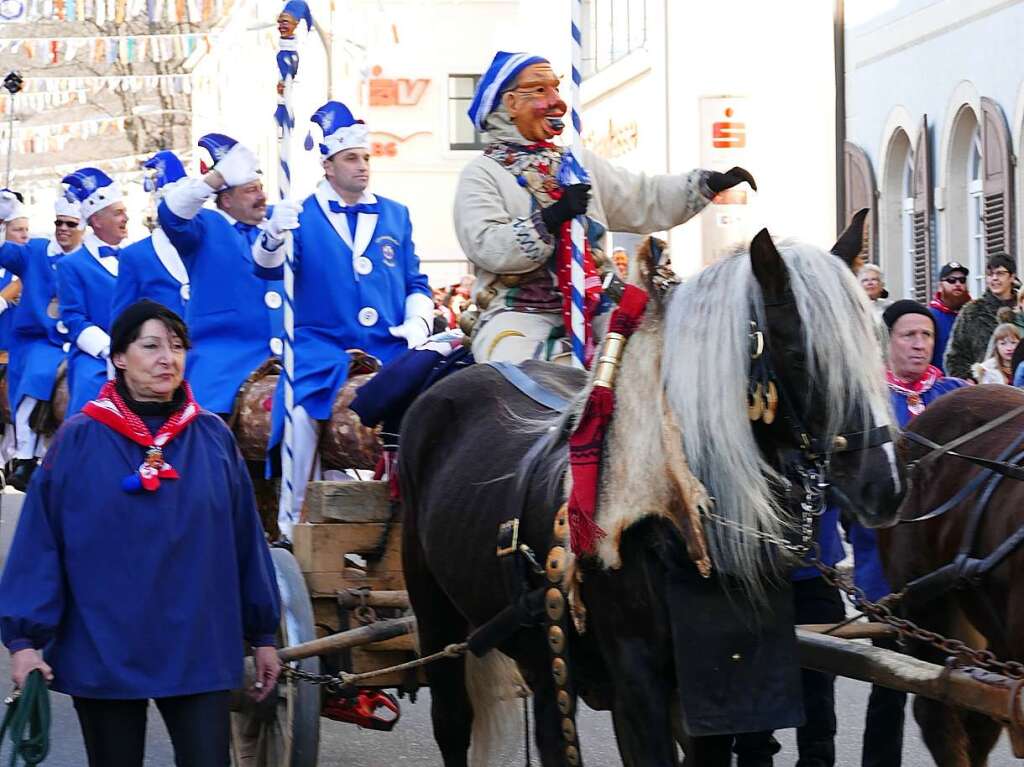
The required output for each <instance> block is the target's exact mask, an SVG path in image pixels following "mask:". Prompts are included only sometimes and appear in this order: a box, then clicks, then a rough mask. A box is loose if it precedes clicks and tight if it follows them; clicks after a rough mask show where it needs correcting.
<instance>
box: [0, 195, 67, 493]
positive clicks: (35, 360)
mask: <svg viewBox="0 0 1024 767" xmlns="http://www.w3.org/2000/svg"><path fill="white" fill-rule="evenodd" d="M0 194H2V193H0ZM5 204H9V198H8V199H0V206H4V205H5ZM55 214H56V215H55V219H54V222H53V223H54V234H53V238H52V239H44V238H35V239H31V240H29V241H28V243H27V244H26V245H18V244H14V243H4V245H3V247H0V268H3V269H5V270H7V271H8V272H11V273H12V274H16V275H17V276H18V277H20V278H21V281H22V284H23V285H24V290H23V291H22V294H21V299H20V302H19V305H18V312H17V314H16V315H15V321H14V327H13V331H12V333H11V345H10V354H11V365H12V367H13V368H14V369H15V370H16V373H17V374H16V375H14V376H12V377H11V379H10V380H9V381H8V393H9V394H10V399H11V410H12V412H13V413H14V424H15V439H16V443H15V452H14V470H13V472H12V473H11V476H10V477H9V478H8V481H9V482H10V484H11V485H13V486H14V487H15V488H17V489H18V490H24V489H25V487H26V486H27V485H28V480H29V478H30V477H31V476H32V472H33V471H34V470H35V467H36V459H37V458H39V457H40V456H41V455H42V454H43V452H44V451H45V449H46V444H45V441H44V440H43V438H42V437H41V435H39V434H37V433H36V432H35V431H34V430H33V429H32V425H31V421H32V413H33V411H34V410H35V409H36V407H37V406H38V405H39V403H48V402H49V400H50V396H51V394H52V392H53V385H54V381H55V379H56V377H57V368H58V367H59V366H60V363H61V361H62V360H63V359H64V356H65V349H64V345H65V344H66V343H67V328H66V326H64V325H63V323H61V322H60V321H59V320H58V317H59V316H60V314H59V306H58V303H57V264H58V263H59V262H60V261H61V259H63V258H64V256H66V255H68V254H69V253H74V252H75V251H76V250H78V249H79V248H80V247H81V242H82V233H83V229H84V228H85V227H84V222H83V221H82V214H81V212H80V211H79V208H78V205H77V203H74V202H71V201H69V200H67V199H65V198H64V196H63V195H60V196H58V197H57V202H56V205H55ZM5 303H6V302H5Z"/></svg>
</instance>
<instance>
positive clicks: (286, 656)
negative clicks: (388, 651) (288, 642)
mask: <svg viewBox="0 0 1024 767" xmlns="http://www.w3.org/2000/svg"><path fill="white" fill-rule="evenodd" d="M415 631H416V619H415V618H413V617H412V616H409V617H407V618H395V619H394V620H387V621H378V622H377V623H371V624H370V625H369V626H361V627H360V628H357V629H349V630H348V631H342V632H341V633H339V634H331V635H329V636H325V637H322V638H320V639H314V640H312V641H311V642H303V643H302V644H297V645H292V646H291V647H283V648H281V649H280V650H278V651H277V657H279V658H280V659H281V661H282V662H285V663H287V662H288V661H293V660H302V659H303V658H311V657H313V656H314V655H329V654H331V653H334V652H338V651H340V650H347V649H348V648H350V647H359V646H360V645H364V644H370V643H371V642H381V641H383V640H385V639H392V638H394V637H398V636H402V635H403V634H412V633H414V632H415Z"/></svg>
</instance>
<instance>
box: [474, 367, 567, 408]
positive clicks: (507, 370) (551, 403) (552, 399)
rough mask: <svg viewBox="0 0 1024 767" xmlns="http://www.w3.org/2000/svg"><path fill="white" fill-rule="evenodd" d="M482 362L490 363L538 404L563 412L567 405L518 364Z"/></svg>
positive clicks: (565, 400) (560, 397) (560, 396)
mask: <svg viewBox="0 0 1024 767" xmlns="http://www.w3.org/2000/svg"><path fill="white" fill-rule="evenodd" d="M483 364H485V365H490V366H491V367H492V368H494V369H495V370H497V371H498V372H499V373H501V374H502V376H504V378H505V380H506V381H508V382H509V383H510V384H512V385H513V386H514V387H516V388H517V389H518V390H519V391H520V392H522V393H523V394H525V395H526V396H527V397H529V398H530V399H532V400H533V401H534V402H536V403H537V404H538V405H541V406H542V407H546V408H547V409H548V410H554V411H555V412H558V413H564V412H565V411H566V409H567V408H568V407H569V400H567V399H566V398H565V397H563V396H562V395H560V394H556V393H555V392H553V391H551V390H550V389H548V388H546V387H545V386H543V385H542V384H541V383H539V382H538V381H535V380H534V379H533V378H530V376H529V375H528V374H527V373H526V372H525V371H523V369H522V368H521V367H519V365H515V364H513V363H511V362H485V363H483Z"/></svg>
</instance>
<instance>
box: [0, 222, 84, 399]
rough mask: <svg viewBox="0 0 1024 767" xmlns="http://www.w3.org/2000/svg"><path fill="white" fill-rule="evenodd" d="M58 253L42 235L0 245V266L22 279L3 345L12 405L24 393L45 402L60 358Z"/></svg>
mask: <svg viewBox="0 0 1024 767" xmlns="http://www.w3.org/2000/svg"><path fill="white" fill-rule="evenodd" d="M64 255H65V254H64V251H63V250H62V249H61V247H60V246H59V245H58V244H57V243H56V242H55V241H52V240H46V239H42V238H36V239H31V240H29V241H28V243H27V244H25V245H17V244H14V243H10V242H8V243H4V245H3V247H0V267H3V268H4V269H6V270H8V271H10V272H13V273H14V274H16V275H18V277H20V278H21V281H22V290H21V301H20V302H19V304H18V311H17V313H16V314H14V315H13V316H14V327H13V330H12V332H11V343H10V347H9V348H10V357H11V363H10V366H9V368H8V371H9V372H8V375H9V376H10V380H9V381H8V384H9V388H8V391H9V392H10V395H11V405H12V406H13V407H14V408H17V407H18V403H19V402H21V398H22V397H25V396H29V397H35V398H36V399H41V400H49V399H50V395H51V394H52V392H53V383H54V380H55V379H56V377H57V368H58V367H59V366H60V363H61V360H63V359H64V355H65V350H64V348H63V347H64V344H65V343H67V342H68V338H67V336H68V334H67V328H66V326H65V325H64V324H63V323H60V321H59V316H60V312H59V310H58V305H57V265H58V264H59V263H60V261H61V260H62V259H63V258H64ZM7 313H8V312H5V313H4V314H5V315H6V314H7ZM61 330H63V331H64V332H61ZM12 371H13V374H12Z"/></svg>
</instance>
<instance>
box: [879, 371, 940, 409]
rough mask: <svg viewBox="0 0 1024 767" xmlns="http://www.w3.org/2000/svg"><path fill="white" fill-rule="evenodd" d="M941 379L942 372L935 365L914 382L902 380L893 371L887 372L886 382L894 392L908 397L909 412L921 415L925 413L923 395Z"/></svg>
mask: <svg viewBox="0 0 1024 767" xmlns="http://www.w3.org/2000/svg"><path fill="white" fill-rule="evenodd" d="M940 378H942V371H941V370H939V369H938V368H937V367H935V366H934V365H929V366H928V367H927V368H926V369H925V371H924V372H923V373H922V374H921V375H920V376H919V377H918V378H917V379H916V380H914V381H904V380H903V379H902V378H899V377H897V375H896V374H895V373H893V372H892V370H886V371H885V382H886V383H887V384H888V385H889V388H890V389H892V391H894V392H898V393H899V394H903V395H905V396H906V398H907V410H909V411H910V412H911V413H912V414H913V415H919V414H920V413H921V412H923V411H924V402H923V401H922V400H921V395H922V394H924V393H925V392H926V391H928V390H929V389H931V388H932V387H933V386H934V385H935V382H936V381H938V380H939V379H940Z"/></svg>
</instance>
